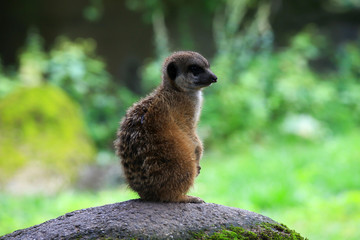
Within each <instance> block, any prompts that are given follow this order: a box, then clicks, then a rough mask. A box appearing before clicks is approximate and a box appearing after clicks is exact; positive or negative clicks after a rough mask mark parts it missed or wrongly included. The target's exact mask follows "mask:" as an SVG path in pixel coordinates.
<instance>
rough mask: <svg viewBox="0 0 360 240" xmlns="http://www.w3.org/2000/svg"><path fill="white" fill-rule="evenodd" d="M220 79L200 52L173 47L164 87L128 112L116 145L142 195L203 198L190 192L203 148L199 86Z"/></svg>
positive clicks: (152, 198) (183, 199) (190, 199)
mask: <svg viewBox="0 0 360 240" xmlns="http://www.w3.org/2000/svg"><path fill="white" fill-rule="evenodd" d="M216 81H217V77H216V75H215V74H214V73H213V72H212V71H211V70H210V65H209V63H208V61H207V60H206V59H205V58H204V57H203V56H201V55H200V54H199V53H196V52H190V51H181V52H175V53H173V54H172V55H170V56H169V57H168V58H166V59H165V61H164V64H163V67H162V82H161V84H160V86H159V87H158V88H157V89H155V90H154V91H153V92H152V93H151V94H150V95H148V96H147V97H145V98H144V99H142V100H140V101H139V102H137V103H135V104H134V105H133V106H132V107H131V108H130V109H129V110H128V111H127V113H126V115H125V117H124V119H123V121H122V123H121V126H120V129H119V131H118V133H117V140H116V141H115V147H116V151H117V155H119V156H120V157H121V163H122V166H123V170H124V173H125V177H126V180H127V182H128V183H129V186H130V187H131V188H132V189H133V190H134V191H136V192H137V193H138V194H139V196H140V198H141V199H143V200H148V201H160V202H191V203H202V202H204V201H203V200H202V199H200V198H198V197H193V196H188V195H186V193H187V192H188V191H189V189H190V187H191V186H192V185H193V184H194V179H195V177H196V176H197V175H198V174H199V173H200V169H201V167H200V164H199V162H200V159H201V156H202V152H203V147H202V143H201V141H200V139H199V137H198V136H197V134H196V126H197V123H198V121H199V117H200V111H201V105H202V94H201V90H202V89H203V88H205V87H207V86H209V85H211V84H212V83H214V82H216Z"/></svg>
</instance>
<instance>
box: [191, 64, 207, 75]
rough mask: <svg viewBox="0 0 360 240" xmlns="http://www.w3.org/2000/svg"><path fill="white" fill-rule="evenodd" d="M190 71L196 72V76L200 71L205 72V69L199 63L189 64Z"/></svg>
mask: <svg viewBox="0 0 360 240" xmlns="http://www.w3.org/2000/svg"><path fill="white" fill-rule="evenodd" d="M189 72H191V73H192V74H194V76H197V75H199V74H200V73H203V72H204V69H203V68H202V67H200V66H198V65H190V66H189Z"/></svg>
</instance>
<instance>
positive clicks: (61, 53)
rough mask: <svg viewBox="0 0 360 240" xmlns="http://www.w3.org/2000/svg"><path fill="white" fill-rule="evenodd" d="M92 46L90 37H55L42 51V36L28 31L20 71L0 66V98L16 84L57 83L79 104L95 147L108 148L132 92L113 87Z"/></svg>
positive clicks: (20, 60) (101, 61)
mask: <svg viewBox="0 0 360 240" xmlns="http://www.w3.org/2000/svg"><path fill="white" fill-rule="evenodd" d="M95 49H96V43H95V42H94V41H93V40H91V39H76V40H75V41H70V40H69V39H67V38H66V37H58V38H57V40H56V43H55V45H54V46H53V47H52V48H51V49H50V51H49V52H45V50H44V49H43V43H42V39H41V37H40V36H39V34H38V33H37V32H36V31H34V30H31V31H30V32H29V36H28V40H27V44H26V46H25V48H24V49H23V51H22V53H21V54H20V56H19V62H20V66H19V73H17V72H15V73H11V72H10V71H6V70H4V69H3V68H2V67H1V66H0V79H1V81H0V97H2V96H5V95H6V94H7V93H10V92H12V91H13V90H15V89H16V88H17V87H19V86H39V85H42V84H44V83H48V84H51V85H55V86H58V87H60V88H62V89H63V90H65V91H66V93H67V94H69V95H70V96H71V97H72V98H73V99H74V100H75V101H77V102H78V103H79V104H80V106H81V108H82V111H83V114H84V116H85V120H86V123H87V130H88V132H89V133H90V136H91V137H92V139H93V140H94V141H95V143H96V145H97V147H98V148H101V149H107V148H111V146H112V141H113V139H114V138H115V132H116V129H117V127H118V122H119V121H120V119H121V117H122V116H123V115H124V113H125V110H126V108H127V107H128V106H129V105H130V104H131V103H132V102H133V101H134V95H133V94H132V93H131V92H130V91H129V90H127V89H126V88H121V87H119V86H116V84H115V83H114V81H112V79H111V76H110V75H109V73H108V72H107V71H106V69H105V68H106V65H105V62H104V61H103V60H102V59H100V58H99V57H97V56H96V54H95Z"/></svg>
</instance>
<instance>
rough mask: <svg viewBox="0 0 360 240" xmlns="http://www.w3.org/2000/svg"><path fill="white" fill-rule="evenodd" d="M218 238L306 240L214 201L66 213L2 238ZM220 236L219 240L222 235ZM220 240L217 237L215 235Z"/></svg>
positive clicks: (113, 206)
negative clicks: (210, 236) (223, 236)
mask: <svg viewBox="0 0 360 240" xmlns="http://www.w3.org/2000/svg"><path fill="white" fill-rule="evenodd" d="M213 234H217V235H218V236H219V237H221V236H220V235H221V234H222V235H226V236H232V238H233V237H234V236H235V235H234V234H237V238H238V239H242V238H240V235H242V236H247V237H249V238H246V239H273V238H275V237H277V239H279V237H280V238H281V239H303V238H302V237H301V236H300V235H299V234H298V233H295V232H294V231H291V230H289V229H288V228H286V227H285V226H284V225H281V224H279V223H277V222H275V221H274V220H272V219H270V218H268V217H265V216H262V215H260V214H257V213H253V212H250V211H247V210H242V209H238V208H232V207H226V206H222V205H217V204H213V203H203V204H192V203H154V202H144V201H141V200H130V201H126V202H120V203H115V204H109V205H105V206H101V207H94V208H87V209H82V210H78V211H74V212H71V213H67V214H65V215H63V216H60V217H58V218H56V219H52V220H49V221H47V222H44V223H42V224H40V225H36V226H33V227H30V228H27V229H22V230H18V231H15V232H13V233H10V234H8V235H5V236H2V237H0V240H5V239H6V240H10V239H99V238H100V239H150V238H151V239H206V237H207V236H209V235H213ZM217 235H215V236H217ZM215 239H216V237H215Z"/></svg>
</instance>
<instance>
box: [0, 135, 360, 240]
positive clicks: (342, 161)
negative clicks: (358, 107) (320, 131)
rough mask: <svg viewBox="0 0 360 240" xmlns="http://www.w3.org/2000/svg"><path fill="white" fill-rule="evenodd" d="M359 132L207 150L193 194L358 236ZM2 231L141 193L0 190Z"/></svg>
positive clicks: (305, 229)
mask: <svg viewBox="0 0 360 240" xmlns="http://www.w3.org/2000/svg"><path fill="white" fill-rule="evenodd" d="M359 146H360V131H359V130H356V131H352V132H351V133H348V134H344V135H342V136H331V137H328V138H325V139H321V140H318V141H304V140H299V139H288V138H271V137H268V138H266V139H263V140H262V141H260V142H258V143H252V144H240V145H238V144H236V143H233V144H228V145H227V146H226V147H219V148H217V150H216V151H215V150H211V151H210V150H209V151H207V152H206V154H205V156H204V158H203V160H202V170H201V174H200V175H199V177H198V179H197V180H196V184H195V186H194V188H193V189H192V190H191V192H190V194H192V195H196V196H199V197H201V198H203V199H204V200H205V201H206V202H213V203H217V204H222V205H227V206H232V207H238V208H243V209H247V210H251V211H255V212H258V213H261V214H263V215H266V216H269V217H271V218H273V219H274V220H276V221H278V222H281V223H284V224H285V225H287V226H288V227H289V228H290V229H295V230H296V231H297V232H299V233H300V234H301V235H302V236H304V237H308V238H309V239H360V232H359V231H358V226H360V164H359V157H360V148H359ZM0 197H1V198H0V235H3V234H6V233H9V232H12V231H14V230H17V229H20V228H25V227H29V226H32V225H34V224H39V223H41V222H43V221H45V220H48V219H50V218H54V217H57V216H59V215H62V214H65V213H66V212H69V211H73V210H77V209H81V208H86V207H92V206H99V205H103V204H107V203H114V202H118V201H124V200H127V199H131V198H135V197H136V194H134V193H131V192H130V191H129V190H127V189H126V188H123V187H120V188H119V189H113V190H104V191H100V192H97V193H84V192H65V193H62V194H59V195H58V196H54V197H42V196H28V197H16V196H11V195H6V194H2V195H1V196H0Z"/></svg>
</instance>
